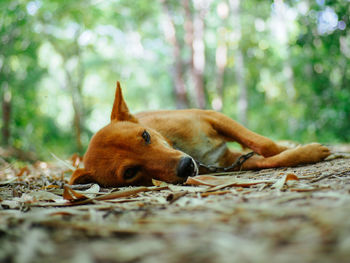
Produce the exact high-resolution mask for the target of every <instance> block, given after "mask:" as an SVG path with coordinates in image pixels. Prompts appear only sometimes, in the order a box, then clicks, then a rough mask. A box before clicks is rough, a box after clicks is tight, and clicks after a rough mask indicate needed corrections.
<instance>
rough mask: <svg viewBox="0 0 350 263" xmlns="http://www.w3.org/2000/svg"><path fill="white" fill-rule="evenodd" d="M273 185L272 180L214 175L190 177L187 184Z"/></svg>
mask: <svg viewBox="0 0 350 263" xmlns="http://www.w3.org/2000/svg"><path fill="white" fill-rule="evenodd" d="M264 183H272V182H271V181H270V180H250V179H238V178H234V177H232V176H220V177H218V176H212V175H199V176H196V177H189V178H188V179H187V181H186V184H190V185H207V186H220V188H221V187H228V186H241V187H249V186H251V185H256V184H264Z"/></svg>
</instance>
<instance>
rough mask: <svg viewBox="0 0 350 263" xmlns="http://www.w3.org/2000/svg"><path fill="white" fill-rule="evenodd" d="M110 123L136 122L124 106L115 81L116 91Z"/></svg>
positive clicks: (120, 90) (118, 84)
mask: <svg viewBox="0 0 350 263" xmlns="http://www.w3.org/2000/svg"><path fill="white" fill-rule="evenodd" d="M111 121H131V122H138V121H137V119H136V118H135V117H134V116H133V115H131V114H130V112H129V109H128V106H127V105H126V103H125V101H124V98H123V94H122V89H121V88H120V83H119V81H117V89H116V91H115V98H114V103H113V109H112V114H111Z"/></svg>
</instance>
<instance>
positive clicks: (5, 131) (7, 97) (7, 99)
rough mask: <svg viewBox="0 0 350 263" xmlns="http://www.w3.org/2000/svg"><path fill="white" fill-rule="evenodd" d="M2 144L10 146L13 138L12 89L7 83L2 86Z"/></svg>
mask: <svg viewBox="0 0 350 263" xmlns="http://www.w3.org/2000/svg"><path fill="white" fill-rule="evenodd" d="M2 88H3V91H2V93H3V94H2V98H1V99H2V100H1V102H2V123H3V126H2V129H1V133H2V143H3V145H4V146H8V145H9V144H10V136H11V130H10V120H11V106H12V104H11V99H12V94H11V91H10V88H9V86H8V83H7V82H6V81H5V82H4V83H3V84H2Z"/></svg>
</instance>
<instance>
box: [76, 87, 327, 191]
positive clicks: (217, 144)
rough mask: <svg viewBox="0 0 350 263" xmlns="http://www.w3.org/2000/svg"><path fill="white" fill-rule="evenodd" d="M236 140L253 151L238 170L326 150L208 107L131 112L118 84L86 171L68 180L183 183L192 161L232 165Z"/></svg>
mask: <svg viewBox="0 0 350 263" xmlns="http://www.w3.org/2000/svg"><path fill="white" fill-rule="evenodd" d="M232 141H235V142H238V143H240V144H241V145H243V146H245V147H248V148H250V149H252V150H253V151H254V152H255V153H257V154H259V155H255V156H253V157H252V158H250V159H248V160H247V161H246V162H244V163H243V165H242V167H240V169H243V170H249V169H261V168H274V167H285V166H296V165H300V164H306V163H315V162H318V161H321V160H323V159H324V158H326V157H327V156H328V155H329V154H330V151H329V149H328V148H327V147H325V146H322V145H321V144H318V143H312V144H307V145H304V146H300V147H297V148H293V149H288V148H286V147H284V146H280V145H278V144H276V143H274V142H273V141H271V140H270V139H268V138H266V137H264V136H261V135H259V134H256V133H254V132H252V131H250V130H248V129H247V128H245V127H243V126H242V125H240V124H239V123H237V122H235V121H234V120H232V119H230V118H229V117H227V116H225V115H223V114H221V113H219V112H215V111H211V110H198V109H190V110H172V111H171V110H167V111H152V112H143V113H139V114H136V115H135V116H134V115H132V114H130V112H129V110H128V107H127V105H126V103H125V101H124V99H123V96H122V91H121V88H120V84H119V82H118V83H117V90H116V93H115V100H114V104H113V109H112V114H111V122H110V123H109V124H108V125H107V126H105V127H104V128H102V129H101V130H100V131H98V132H97V133H96V134H95V135H94V136H93V137H92V139H91V142H90V144H89V147H88V149H87V152H86V154H85V156H84V165H85V168H84V169H77V170H76V171H75V172H74V173H73V175H72V178H71V180H70V184H80V183H91V182H95V183H98V184H100V185H102V186H106V187H111V186H126V185H150V184H151V183H152V178H154V179H157V180H161V181H165V182H168V183H182V182H184V181H185V180H186V178H187V177H188V176H195V175H197V174H198V168H197V165H196V162H195V160H196V161H198V162H200V163H204V164H207V165H216V166H222V167H224V166H230V165H231V164H232V163H234V162H235V161H236V160H237V159H238V158H239V157H240V156H241V153H239V152H234V151H232V150H230V149H228V148H227V146H226V142H232Z"/></svg>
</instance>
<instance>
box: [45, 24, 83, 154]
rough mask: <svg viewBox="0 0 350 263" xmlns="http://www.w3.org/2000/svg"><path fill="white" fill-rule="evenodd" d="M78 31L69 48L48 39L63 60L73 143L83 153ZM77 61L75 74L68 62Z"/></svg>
mask: <svg viewBox="0 0 350 263" xmlns="http://www.w3.org/2000/svg"><path fill="white" fill-rule="evenodd" d="M79 36H80V34H79V31H77V33H76V34H75V36H74V41H73V43H71V46H70V47H69V48H67V47H61V46H59V45H58V44H57V42H55V40H54V39H50V43H51V44H52V45H53V47H54V48H55V50H56V51H57V52H58V53H59V54H60V55H61V57H62V60H63V65H64V66H63V67H64V73H65V86H66V87H67V89H68V90H69V92H70V95H71V99H72V106H73V111H74V117H73V127H74V131H75V141H76V147H77V150H78V152H80V153H82V152H83V145H82V142H81V134H82V131H83V129H84V113H85V107H84V101H83V95H82V86H83V81H84V78H85V72H84V67H83V65H82V61H81V60H82V58H81V56H82V55H81V49H80V46H79V43H78V38H79ZM74 57H75V59H77V62H76V68H75V70H76V74H74V72H73V70H71V69H69V68H68V62H69V60H70V59H72V58H74Z"/></svg>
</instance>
